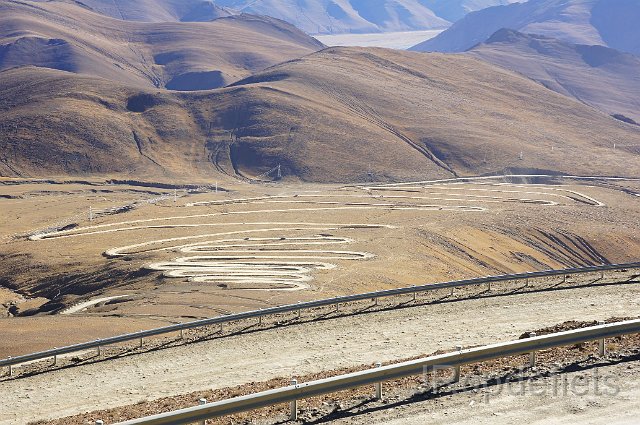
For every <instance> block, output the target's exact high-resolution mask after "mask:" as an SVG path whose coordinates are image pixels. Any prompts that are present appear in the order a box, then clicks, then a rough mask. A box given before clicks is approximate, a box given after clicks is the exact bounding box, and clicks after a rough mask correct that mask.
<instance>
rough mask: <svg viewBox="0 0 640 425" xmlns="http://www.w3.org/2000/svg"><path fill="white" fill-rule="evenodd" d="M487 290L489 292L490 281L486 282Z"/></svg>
mask: <svg viewBox="0 0 640 425" xmlns="http://www.w3.org/2000/svg"><path fill="white" fill-rule="evenodd" d="M487 291H488V292H491V282H487Z"/></svg>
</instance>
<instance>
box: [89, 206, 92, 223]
mask: <svg viewBox="0 0 640 425" xmlns="http://www.w3.org/2000/svg"><path fill="white" fill-rule="evenodd" d="M89 221H93V209H92V208H91V206H89Z"/></svg>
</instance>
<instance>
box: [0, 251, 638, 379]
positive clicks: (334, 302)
mask: <svg viewBox="0 0 640 425" xmlns="http://www.w3.org/2000/svg"><path fill="white" fill-rule="evenodd" d="M624 269H640V262H634V263H626V264H608V265H602V266H589V267H579V268H569V269H562V270H545V271H538V272H528V273H517V274H507V275H500V276H487V277H479V278H473V279H464V280H456V281H450V282H442V283H431V284H427V285H421V286H410V287H406V288H399V289H388V290H383V291H377V292H368V293H364V294H357V295H346V296H341V297H335V298H329V299H324V300H317V301H309V302H303V303H297V304H289V305H284V306H279V307H271V308H266V309H261V310H254V311H248V312H244V313H236V314H230V315H226V316H219V317H213V318H210V319H202V320H196V321H192V322H186V323H179V324H175V325H169V326H164V327H160V328H155V329H149V330H146V331H140V332H135V333H130V334H124V335H118V336H114V337H109V338H103V339H98V340H95V341H89V342H84V343H80V344H74V345H69V346H66V347H60V348H55V349H52V350H46V351H40V352H37V353H31V354H25V355H22V356H16V357H10V358H7V359H4V360H0V367H6V366H8V367H9V374H12V369H11V367H12V366H14V365H18V364H21V363H25V362H30V361H34V360H40V359H45V358H49V357H53V358H54V359H56V356H59V355H63V354H69V353H74V352H77V351H83V350H89V349H98V350H100V347H104V346H107V345H112V344H118V343H122V342H127V341H134V340H140V345H141V346H142V342H143V339H144V338H148V337H151V336H157V335H163V334H167V333H172V332H180V333H182V332H183V331H185V330H188V329H194V328H199V327H204V326H210V325H221V324H224V323H229V322H234V321H238V320H244V319H251V318H262V317H264V316H268V315H273V314H282V313H290V312H295V311H298V312H299V311H301V310H306V309H311V308H317V307H325V306H335V307H336V308H338V306H339V305H340V304H344V303H349V302H355V301H362V300H375V301H376V302H377V299H378V298H384V297H392V296H397V295H405V294H417V293H420V292H428V291H435V290H438V289H451V290H453V289H455V288H460V287H466V286H473V285H483V284H487V285H489V289H491V283H496V282H507V281H514V280H527V281H528V280H529V279H534V278H540V277H551V276H564V277H565V278H566V276H568V275H575V274H584V273H594V272H600V273H601V277H604V272H606V271H613V270H624ZM54 363H55V361H54Z"/></svg>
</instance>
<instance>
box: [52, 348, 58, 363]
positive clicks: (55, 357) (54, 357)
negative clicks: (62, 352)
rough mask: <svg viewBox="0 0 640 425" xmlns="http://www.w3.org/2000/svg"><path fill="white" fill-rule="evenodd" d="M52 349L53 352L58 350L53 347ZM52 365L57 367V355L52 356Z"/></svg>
mask: <svg viewBox="0 0 640 425" xmlns="http://www.w3.org/2000/svg"><path fill="white" fill-rule="evenodd" d="M53 349H54V350H57V349H58V347H53ZM53 365H54V366H58V355H57V354H54V355H53Z"/></svg>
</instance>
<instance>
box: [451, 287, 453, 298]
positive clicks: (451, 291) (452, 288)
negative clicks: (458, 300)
mask: <svg viewBox="0 0 640 425" xmlns="http://www.w3.org/2000/svg"><path fill="white" fill-rule="evenodd" d="M451 296H452V297H453V286H452V287H451Z"/></svg>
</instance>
